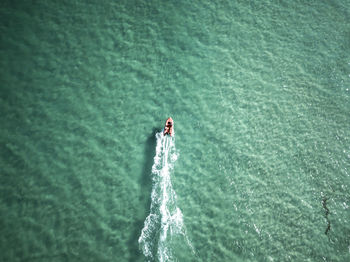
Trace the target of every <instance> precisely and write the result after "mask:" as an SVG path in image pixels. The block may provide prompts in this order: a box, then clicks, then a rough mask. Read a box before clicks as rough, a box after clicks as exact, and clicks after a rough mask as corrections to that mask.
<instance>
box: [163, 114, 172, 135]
mask: <svg viewBox="0 0 350 262" xmlns="http://www.w3.org/2000/svg"><path fill="white" fill-rule="evenodd" d="M173 134H174V120H173V119H172V118H171V117H169V118H168V119H167V120H166V121H165V126H164V131H163V135H164V136H166V135H170V136H173Z"/></svg>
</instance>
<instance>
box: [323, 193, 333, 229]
mask: <svg viewBox="0 0 350 262" xmlns="http://www.w3.org/2000/svg"><path fill="white" fill-rule="evenodd" d="M327 200H328V198H327V197H324V198H323V199H322V206H323V209H324V210H325V218H326V220H327V228H326V231H325V232H324V233H325V234H326V235H327V234H328V232H329V230H331V221H330V220H329V218H328V215H329V209H328V207H327Z"/></svg>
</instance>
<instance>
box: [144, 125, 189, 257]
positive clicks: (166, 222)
mask: <svg viewBox="0 0 350 262" xmlns="http://www.w3.org/2000/svg"><path fill="white" fill-rule="evenodd" d="M156 138H157V146H156V155H155V157H154V163H153V166H152V176H153V177H152V179H153V187H152V193H151V199H152V202H151V208H150V214H149V215H148V217H147V218H146V220H145V223H144V227H143V229H142V231H141V235H140V237H139V244H140V248H141V249H142V252H143V254H144V255H145V257H146V258H147V260H148V261H160V262H165V261H174V260H175V258H174V254H173V252H172V245H173V243H172V242H173V241H174V240H176V239H177V237H176V236H179V237H182V238H184V239H185V240H186V242H187V244H188V245H189V247H190V248H191V250H192V251H193V247H192V245H191V243H190V241H189V240H188V237H187V235H186V232H185V228H184V224H183V215H182V212H181V210H180V208H179V207H177V205H176V193H175V191H174V189H173V187H172V184H171V179H170V174H171V172H172V170H173V168H174V163H175V162H176V160H177V158H178V153H177V151H176V148H175V138H174V137H170V136H163V134H162V132H160V133H157V134H156Z"/></svg>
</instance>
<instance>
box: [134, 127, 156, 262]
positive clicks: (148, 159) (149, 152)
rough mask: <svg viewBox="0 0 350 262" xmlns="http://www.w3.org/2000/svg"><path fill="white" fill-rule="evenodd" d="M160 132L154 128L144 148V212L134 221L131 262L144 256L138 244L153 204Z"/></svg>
mask: <svg viewBox="0 0 350 262" xmlns="http://www.w3.org/2000/svg"><path fill="white" fill-rule="evenodd" d="M157 132H159V130H158V129H157V128H153V130H152V133H151V135H150V136H148V138H147V141H146V143H145V150H144V159H145V161H144V165H143V166H144V167H143V171H142V174H141V178H140V179H139V184H140V185H141V194H140V199H139V200H140V202H141V203H142V205H140V206H142V207H143V212H140V213H142V214H143V216H142V217H139V218H138V219H136V220H135V221H134V225H133V228H134V231H133V233H132V235H131V237H130V239H129V241H128V247H129V250H130V254H131V256H130V257H129V261H130V262H134V261H142V259H143V257H142V255H141V252H140V249H139V244H138V241H137V240H138V238H139V236H140V232H141V230H142V227H143V224H144V220H145V217H147V212H148V210H149V208H150V206H151V198H150V197H149V196H150V195H151V191H152V177H151V174H152V164H153V157H154V155H155V145H156V138H155V135H156V133H157Z"/></svg>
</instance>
